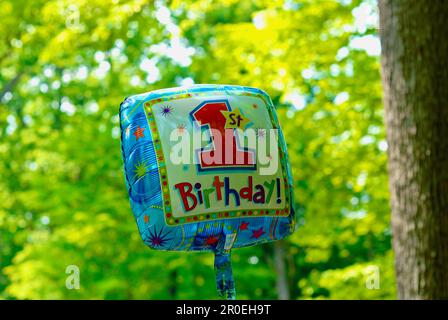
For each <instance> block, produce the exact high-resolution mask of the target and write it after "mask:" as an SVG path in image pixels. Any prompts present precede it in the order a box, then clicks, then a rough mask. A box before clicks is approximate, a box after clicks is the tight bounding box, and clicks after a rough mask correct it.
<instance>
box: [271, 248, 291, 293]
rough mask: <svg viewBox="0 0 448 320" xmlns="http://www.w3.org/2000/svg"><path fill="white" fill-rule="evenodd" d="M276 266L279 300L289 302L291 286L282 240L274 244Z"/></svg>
mask: <svg viewBox="0 0 448 320" xmlns="http://www.w3.org/2000/svg"><path fill="white" fill-rule="evenodd" d="M274 265H275V271H276V274H277V279H276V280H277V297H278V300H289V286H288V277H287V273H286V264H285V243H284V242H283V241H282V240H280V241H276V242H275V243H274Z"/></svg>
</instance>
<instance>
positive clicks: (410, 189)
mask: <svg viewBox="0 0 448 320" xmlns="http://www.w3.org/2000/svg"><path fill="white" fill-rule="evenodd" d="M379 9H380V35H381V43H382V70H383V74H382V78H383V85H384V103H385V111H386V127H387V141H388V146H389V149H388V154H389V185H390V192H391V209H392V228H393V247H394V250H395V267H396V276H397V287H398V297H399V298H402V299H441V298H445V299H447V298H448V91H447V88H448V63H447V61H448V41H447V34H448V25H447V23H446V17H447V16H448V1H443V0H439V1H418V0H414V1H409V0H380V1H379Z"/></svg>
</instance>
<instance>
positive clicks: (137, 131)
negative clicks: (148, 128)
mask: <svg viewBox="0 0 448 320" xmlns="http://www.w3.org/2000/svg"><path fill="white" fill-rule="evenodd" d="M143 130H145V128H142V127H140V126H138V127H137V129H135V131H134V133H133V135H134V136H135V140H137V141H138V139H140V138H144V137H145V135H144V134H143Z"/></svg>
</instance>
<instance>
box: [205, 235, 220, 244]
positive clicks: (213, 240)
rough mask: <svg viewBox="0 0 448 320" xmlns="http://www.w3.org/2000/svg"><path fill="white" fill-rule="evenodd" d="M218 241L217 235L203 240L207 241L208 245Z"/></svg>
mask: <svg viewBox="0 0 448 320" xmlns="http://www.w3.org/2000/svg"><path fill="white" fill-rule="evenodd" d="M217 242H218V237H215V236H210V237H208V238H207V240H205V243H207V244H208V245H209V246H213V245H215V244H216V243H217Z"/></svg>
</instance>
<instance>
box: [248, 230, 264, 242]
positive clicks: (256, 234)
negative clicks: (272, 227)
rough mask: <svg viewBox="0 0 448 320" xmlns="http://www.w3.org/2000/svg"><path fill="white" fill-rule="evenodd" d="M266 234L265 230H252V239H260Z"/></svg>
mask: <svg viewBox="0 0 448 320" xmlns="http://www.w3.org/2000/svg"><path fill="white" fill-rule="evenodd" d="M264 233H265V232H264V231H263V228H260V229H257V230H252V237H251V238H255V239H258V238H260V237H261V236H262V235H263V234H264Z"/></svg>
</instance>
